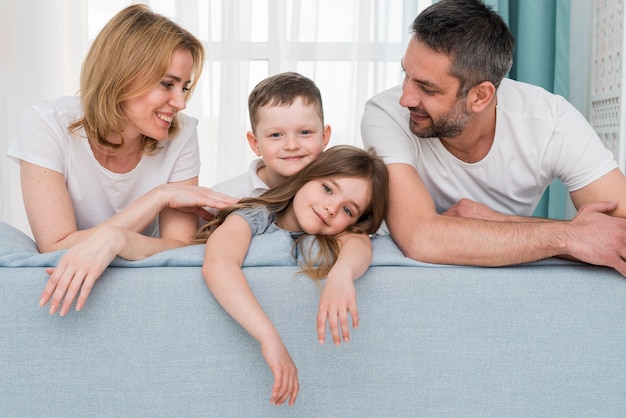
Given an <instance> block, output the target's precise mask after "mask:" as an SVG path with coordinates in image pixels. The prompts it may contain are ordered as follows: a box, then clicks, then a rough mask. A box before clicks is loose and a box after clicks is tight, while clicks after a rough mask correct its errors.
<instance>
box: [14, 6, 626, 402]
mask: <svg viewBox="0 0 626 418" xmlns="http://www.w3.org/2000/svg"><path fill="white" fill-rule="evenodd" d="M410 30H411V39H410V41H409V42H408V45H407V47H406V50H405V53H404V55H403V57H402V60H401V66H402V70H403V72H404V79H403V81H402V84H401V85H399V86H396V87H393V88H391V89H389V90H386V91H383V92H381V93H379V94H377V95H375V96H374V97H372V98H371V99H370V100H369V101H368V102H367V104H366V106H365V110H364V113H363V116H362V119H361V135H362V141H363V144H364V149H361V148H358V147H354V146H347V145H337V146H333V147H329V148H327V146H328V144H329V141H330V135H331V128H330V126H329V125H325V123H324V112H323V106H322V98H321V94H320V91H319V89H318V88H317V86H316V85H315V83H314V82H313V81H312V80H310V79H308V78H307V77H304V76H302V75H300V74H298V73H294V72H287V73H281V74H276V75H273V76H270V77H268V78H266V79H265V80H263V81H261V82H260V83H259V84H257V85H256V87H255V88H254V89H253V91H252V92H251V93H250V95H249V97H248V110H249V116H250V126H251V131H250V132H248V134H247V140H248V143H249V146H250V148H251V149H252V150H253V151H254V153H255V154H256V155H257V156H258V158H257V159H256V160H254V161H253V162H252V164H251V165H250V168H249V171H248V172H246V173H243V174H241V175H239V176H237V177H234V178H232V179H228V180H226V181H224V182H222V183H219V184H217V185H214V186H213V187H211V188H207V187H203V186H200V185H199V184H198V174H199V171H200V150H199V147H198V137H197V130H196V125H197V120H196V119H194V118H193V117H190V116H188V115H185V114H184V113H182V111H183V110H184V109H185V107H186V103H187V101H188V100H189V98H190V96H191V95H192V93H193V91H194V88H195V87H196V84H197V82H198V79H199V77H200V75H201V73H202V69H203V66H204V62H205V52H204V49H203V46H202V43H201V42H200V41H199V40H198V39H197V38H196V37H195V36H193V35H192V34H191V33H190V32H188V31H187V30H185V29H183V28H181V27H180V26H179V25H178V24H176V23H174V22H172V21H171V20H169V19H167V18H165V17H163V16H161V15H158V14H155V13H153V12H152V11H151V10H150V9H149V8H148V7H146V6H145V5H140V4H136V5H132V6H129V7H127V8H125V9H123V10H122V11H120V12H119V13H118V14H117V15H115V16H114V17H113V18H112V19H111V20H110V21H109V22H108V23H107V24H106V25H105V27H104V28H103V29H102V31H101V32H100V33H99V34H98V36H97V37H96V39H95V40H94V42H93V44H92V46H91V48H90V50H89V52H88V54H87V56H86V58H85V60H84V62H83V67H82V72H81V77H80V97H62V98H58V99H55V100H49V101H45V102H42V103H39V104H36V105H33V106H30V107H29V108H28V109H26V110H25V111H24V113H23V116H22V119H21V121H20V131H19V134H18V137H17V138H16V139H15V141H13V143H12V144H11V146H10V148H9V151H8V155H9V157H11V158H12V159H14V160H15V161H18V162H19V164H20V176H21V184H22V193H23V197H24V204H25V208H26V212H27V216H28V220H29V223H30V227H31V230H32V233H33V236H34V238H35V241H36V243H37V246H38V249H39V251H40V252H51V251H56V250H59V249H66V250H67V251H66V252H65V253H64V255H63V256H62V257H61V259H60V261H59V263H58V265H57V266H55V267H53V268H49V269H47V273H48V274H49V279H48V281H47V283H46V285H45V287H44V289H43V293H42V294H41V297H40V300H39V305H40V306H45V305H48V304H49V308H48V309H49V312H50V314H54V313H56V312H57V311H58V312H59V314H60V315H61V316H63V315H66V314H67V313H68V312H69V310H70V308H71V306H72V304H73V303H74V301H75V309H76V310H77V311H80V310H81V309H82V308H83V307H84V306H85V304H86V301H87V299H88V296H89V294H90V292H91V290H92V288H93V286H94V284H95V282H96V280H97V279H98V277H99V276H100V275H101V274H102V273H103V272H104V270H105V269H106V268H107V266H108V265H109V264H110V263H111V262H112V260H113V259H114V258H115V257H116V256H119V257H122V258H125V259H129V260H137V259H142V258H145V257H148V256H150V255H153V254H155V253H157V252H160V251H164V250H168V249H173V248H177V247H182V246H186V245H190V244H194V243H206V246H205V255H204V262H203V267H202V275H203V277H204V279H205V281H206V284H207V286H208V287H209V289H210V291H211V292H212V294H213V295H214V296H215V298H216V300H217V301H218V302H219V303H220V304H221V305H222V306H223V308H224V309H225V310H226V311H227V312H228V313H229V314H230V315H231V316H232V317H233V318H234V319H235V320H236V321H237V322H239V323H240V324H241V326H242V327H243V328H244V329H245V330H246V331H247V332H248V333H250V334H251V335H252V336H253V337H254V338H255V339H256V340H257V341H258V342H259V345H260V348H261V351H262V354H263V356H264V358H265V360H266V362H267V364H268V366H269V367H270V369H271V371H272V374H273V376H274V382H273V386H272V390H271V398H270V401H271V402H272V403H274V404H276V405H281V404H283V403H285V402H286V403H288V404H289V405H293V404H294V402H295V401H296V398H297V395H298V391H299V383H298V374H297V368H296V366H295V364H294V362H293V360H292V359H291V356H290V354H289V352H288V351H287V349H286V347H285V345H284V344H283V342H282V340H281V337H280V335H279V333H278V331H277V330H276V328H275V327H274V326H273V324H272V323H271V321H270V320H269V318H268V317H267V316H266V315H265V313H264V312H263V309H262V307H261V305H260V304H259V303H258V301H257V300H256V298H255V296H254V294H253V293H252V291H251V289H250V287H249V286H248V283H247V280H246V278H245V276H244V274H243V271H242V268H241V266H242V263H243V260H244V258H245V255H246V252H247V250H248V247H249V245H250V243H251V241H252V239H253V237H254V236H255V235H259V234H265V233H269V232H272V231H275V230H278V229H282V230H285V231H288V232H289V233H290V234H291V236H292V237H293V240H294V248H297V249H298V252H299V253H300V254H302V255H303V257H302V260H301V261H300V262H299V264H300V269H301V271H302V273H304V274H306V275H308V276H309V277H311V278H312V279H314V280H322V279H324V283H323V288H322V292H321V296H320V302H319V310H318V317H317V333H318V340H319V342H320V344H323V343H324V341H325V332H326V331H325V330H326V325H327V323H328V325H329V329H330V333H331V338H332V340H333V342H334V343H335V344H337V345H339V344H340V343H341V341H342V339H343V341H344V342H347V341H349V339H350V330H349V323H350V322H351V323H352V327H353V328H357V327H358V325H359V314H358V309H357V303H356V291H355V286H354V281H355V280H356V279H358V278H359V277H360V276H361V275H363V273H364V272H365V271H366V270H367V268H368V266H369V264H370V262H371V260H372V244H371V239H370V237H371V236H373V235H375V234H390V235H391V237H392V239H393V240H394V242H395V243H396V244H397V245H398V247H399V248H400V249H401V250H402V252H403V253H404V254H405V255H406V256H407V257H410V258H413V259H415V260H419V261H424V262H429V263H436V264H457V265H473V266H503V265H510V264H517V263H524V262H531V261H536V260H540V259H544V258H548V257H555V256H556V257H564V258H569V259H573V260H578V261H581V262H585V263H590V264H596V265H603V266H608V267H611V268H613V269H615V270H617V271H618V272H619V273H621V274H622V275H623V276H626V262H625V259H626V219H624V218H626V178H625V177H624V175H623V174H622V173H621V171H620V170H619V168H618V165H617V163H616V162H615V159H614V157H613V155H612V153H611V152H610V151H609V150H607V149H606V148H605V147H604V145H603V144H602V142H601V141H600V139H599V138H598V136H597V135H596V134H595V132H594V130H593V128H592V127H591V126H590V124H589V123H588V122H587V121H586V120H585V118H584V117H583V116H582V115H581V114H580V113H579V112H578V111H577V110H576V109H575V108H574V107H573V106H572V105H571V104H569V103H568V102H567V101H566V100H564V99H563V98H562V97H560V96H556V95H553V94H551V93H548V92H546V91H545V90H543V89H541V88H538V87H535V86H531V85H528V84H524V83H520V82H517V81H513V80H511V79H508V78H505V76H506V75H507V73H508V72H509V70H510V69H511V66H512V61H513V50H514V44H515V41H514V39H513V36H512V35H511V33H510V31H509V29H508V28H507V26H506V24H505V23H504V21H503V20H502V19H501V18H500V17H499V15H498V14H497V13H496V12H494V11H493V10H491V9H490V8H489V7H487V6H485V5H484V3H483V2H482V1H481V0H441V1H438V2H436V3H434V4H433V5H432V6H430V7H428V8H427V9H425V10H424V11H423V12H422V13H420V14H419V16H417V17H416V18H415V20H414V21H413V23H412V25H411V28H410ZM554 179H560V180H561V181H562V182H563V184H564V185H565V186H566V187H567V189H568V191H569V193H570V197H571V199H572V202H573V204H574V206H575V207H576V209H577V213H576V215H575V217H574V218H573V219H571V220H567V221H561V220H551V219H541V218H537V217H532V212H533V210H534V208H535V206H536V205H537V203H538V201H539V199H540V198H541V196H542V194H543V192H544V191H545V189H546V188H547V187H548V186H549V185H550V183H551V182H552V181H553V180H554ZM50 219H54V222H50Z"/></svg>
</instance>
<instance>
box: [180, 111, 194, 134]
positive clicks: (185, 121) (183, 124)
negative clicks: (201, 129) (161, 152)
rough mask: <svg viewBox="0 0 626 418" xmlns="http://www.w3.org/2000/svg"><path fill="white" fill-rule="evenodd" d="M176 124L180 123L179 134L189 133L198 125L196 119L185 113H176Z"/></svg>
mask: <svg viewBox="0 0 626 418" xmlns="http://www.w3.org/2000/svg"><path fill="white" fill-rule="evenodd" d="M176 116H177V119H178V124H179V125H180V135H185V136H186V135H189V134H191V133H192V132H194V131H195V130H196V128H197V126H198V119H196V118H194V117H193V116H189V115H187V114H186V113H178V114H177V115H176Z"/></svg>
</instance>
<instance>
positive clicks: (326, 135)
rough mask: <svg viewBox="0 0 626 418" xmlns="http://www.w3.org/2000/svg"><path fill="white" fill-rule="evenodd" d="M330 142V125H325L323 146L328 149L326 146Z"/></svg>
mask: <svg viewBox="0 0 626 418" xmlns="http://www.w3.org/2000/svg"><path fill="white" fill-rule="evenodd" d="M329 142H330V125H326V126H324V133H323V135H322V144H323V146H324V147H323V148H324V149H326V146H327V145H328V143H329Z"/></svg>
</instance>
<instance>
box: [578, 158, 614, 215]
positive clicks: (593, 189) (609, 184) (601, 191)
mask: <svg viewBox="0 0 626 418" xmlns="http://www.w3.org/2000/svg"><path fill="white" fill-rule="evenodd" d="M570 196H571V197H572V202H573V203H574V206H575V207H576V209H580V207H581V206H583V205H585V204H588V203H593V202H602V201H611V200H614V201H617V209H615V210H614V211H611V212H610V213H609V215H611V216H618V217H620V218H626V177H624V175H623V174H622V172H621V171H620V170H619V168H616V169H614V170H612V171H610V172H608V173H607V174H605V175H604V176H602V177H600V178H599V179H598V180H596V181H594V182H593V183H591V184H589V185H588V186H585V187H583V188H582V189H579V190H576V191H575V192H572V193H571V194H570Z"/></svg>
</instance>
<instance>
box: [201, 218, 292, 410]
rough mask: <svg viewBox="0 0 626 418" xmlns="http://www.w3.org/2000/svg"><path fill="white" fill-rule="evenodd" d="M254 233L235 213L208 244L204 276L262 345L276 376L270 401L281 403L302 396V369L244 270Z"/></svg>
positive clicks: (226, 306) (219, 228) (216, 294)
mask: <svg viewBox="0 0 626 418" xmlns="http://www.w3.org/2000/svg"><path fill="white" fill-rule="evenodd" d="M251 239H252V233H251V231H250V227H249V226H248V223H247V222H246V220H245V219H243V218H242V217H241V216H238V215H231V216H229V217H228V218H226V220H225V221H224V223H223V224H222V225H220V226H219V227H218V228H217V229H216V230H215V231H214V232H213V233H212V234H211V236H210V237H209V239H208V240H207V243H206V249H205V254H204V262H203V265H202V275H203V276H204V280H205V281H206V283H207V285H208V286H209V289H210V290H211V292H212V293H213V295H214V296H215V299H217V301H218V302H219V303H220V305H222V307H223V308H224V309H225V310H226V312H228V313H229V314H230V315H231V316H232V317H233V318H234V319H235V320H236V321H237V322H238V323H239V324H241V326H242V327H243V328H244V329H245V330H246V331H248V333H249V334H250V335H252V336H253V337H254V338H255V339H256V340H257V341H258V342H259V344H260V345H261V352H262V353H263V357H265V361H266V362H267V364H268V365H269V367H270V370H271V371H272V374H273V376H274V385H273V387H272V396H271V398H270V402H272V403H274V404H276V405H280V404H282V403H283V402H285V401H286V400H287V399H289V405H293V404H294V402H295V401H296V397H297V395H298V388H299V386H298V371H297V369H296V366H295V364H294V362H293V360H292V359H291V356H290V355H289V352H288V351H287V349H286V348H285V345H284V344H283V341H282V339H281V338H280V335H279V334H278V331H277V330H276V328H275V327H274V325H273V324H272V322H271V321H270V319H269V318H268V317H267V315H266V314H265V312H264V311H263V308H262V307H261V305H260V304H259V302H258V301H257V300H256V298H255V297H254V294H253V293H252V290H251V289H250V287H249V286H248V281H247V279H246V277H245V276H244V274H243V271H242V270H241V265H242V264H243V261H244V258H245V256H246V253H247V251H248V247H249V246H250V241H251Z"/></svg>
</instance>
